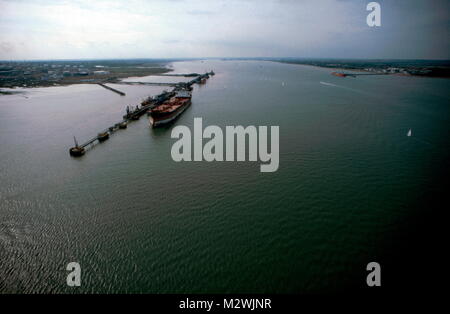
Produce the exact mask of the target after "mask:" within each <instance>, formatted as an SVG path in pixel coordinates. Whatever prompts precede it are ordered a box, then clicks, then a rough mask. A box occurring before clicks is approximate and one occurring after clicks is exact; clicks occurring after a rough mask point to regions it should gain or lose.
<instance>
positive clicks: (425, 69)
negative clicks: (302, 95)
mask: <svg viewBox="0 0 450 314" xmlns="http://www.w3.org/2000/svg"><path fill="white" fill-rule="evenodd" d="M266 60H269V61H277V62H282V63H289V64H303V65H311V66H318V67H323V68H331V69H341V70H349V71H364V72H369V73H383V74H399V75H414V76H425V77H443V78H449V77H450V60H360V59H357V60H352V59H346V60H342V59H296V58H278V59H266Z"/></svg>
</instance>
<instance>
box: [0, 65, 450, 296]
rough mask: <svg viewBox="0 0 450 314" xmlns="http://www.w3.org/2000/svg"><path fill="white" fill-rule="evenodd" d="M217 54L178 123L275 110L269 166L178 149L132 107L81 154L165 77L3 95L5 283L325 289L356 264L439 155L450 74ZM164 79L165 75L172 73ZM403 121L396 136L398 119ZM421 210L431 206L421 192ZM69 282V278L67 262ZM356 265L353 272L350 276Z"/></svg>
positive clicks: (0, 256)
mask: <svg viewBox="0 0 450 314" xmlns="http://www.w3.org/2000/svg"><path fill="white" fill-rule="evenodd" d="M174 67H175V70H176V71H177V72H180V73H186V72H187V73H190V72H203V71H205V70H210V69H214V71H215V72H216V73H217V75H216V76H214V77H213V78H211V79H210V80H208V82H207V84H206V85H204V86H200V87H199V86H196V87H195V89H194V91H193V104H192V106H191V107H190V108H189V109H188V110H187V111H186V112H185V113H184V114H183V115H182V116H181V117H180V119H178V120H177V122H176V123H175V124H176V125H180V124H182V125H187V126H189V127H192V125H193V118H194V117H202V118H203V124H204V126H206V125H212V124H214V125H219V126H226V125H239V124H241V125H244V126H245V125H268V126H270V125H278V126H279V127H280V167H279V170H278V171H277V172H275V173H261V172H260V171H259V162H239V163H238V162H213V163H207V162H190V163H189V162H182V163H175V162H174V161H172V159H171V156H170V149H171V146H172V144H173V143H174V140H172V139H171V138H170V132H171V128H168V129H157V130H151V129H150V128H149V127H148V125H147V120H146V119H145V118H144V117H143V118H141V120H140V121H138V122H136V123H133V124H131V125H130V126H129V127H128V129H127V130H126V131H121V132H117V133H115V134H114V135H113V136H111V139H110V140H109V141H107V142H106V143H104V144H100V145H97V146H95V147H94V148H93V149H92V150H90V151H89V152H88V153H87V154H86V155H85V156H84V157H83V158H80V159H74V158H71V157H69V155H68V148H69V147H70V146H71V144H72V136H73V135H76V136H77V137H78V139H79V140H80V141H83V140H85V139H88V138H90V137H92V136H93V135H95V134H96V133H97V132H99V131H100V130H101V129H103V128H104V127H107V126H109V125H111V124H112V123H114V122H117V121H118V120H119V119H120V117H121V116H122V114H123V113H124V108H125V106H126V105H127V104H137V103H138V101H139V100H140V99H142V98H144V97H145V96H146V95H148V94H157V93H159V92H160V91H161V90H162V88H148V87H136V86H122V85H121V86H118V88H119V89H121V90H123V91H125V92H126V93H127V96H126V97H125V98H121V97H119V96H117V95H116V94H114V93H111V92H110V91H107V90H105V89H102V88H101V87H98V86H90V85H80V86H70V87H55V88H42V89H36V90H33V91H28V92H27V93H26V94H25V95H26V96H27V97H29V98H24V97H23V96H20V95H11V96H1V97H0V161H1V163H0V175H1V181H0V291H1V292H26V293H29V292H53V293H57V292H58V293H61V292H62V293H66V292H69V293H70V292H107V293H112V292H127V293H129V292H138V293H141V292H142V293H198V292H207V293H219V292H243V293H259V292H278V293H295V292H317V291H319V292H321V291H335V290H338V289H341V288H345V287H347V286H349V285H352V284H354V283H355V280H356V282H357V281H358V280H359V279H360V280H361V284H363V285H364V284H365V276H366V271H365V267H366V265H367V263H368V262H371V261H373V260H375V261H377V259H378V258H380V256H381V255H382V254H383V253H384V252H385V251H384V249H385V245H386V243H387V242H389V239H390V237H391V236H393V235H394V234H395V233H396V232H397V230H398V229H401V228H402V224H404V223H405V222H406V221H408V220H410V219H412V218H411V217H416V216H417V215H420V214H421V213H420V212H419V213H418V212H417V209H415V208H413V204H414V202H415V200H416V197H417V195H418V194H420V193H424V191H425V192H426V190H427V189H428V188H429V186H430V180H432V178H433V175H434V172H435V171H436V169H438V168H439V167H441V166H445V165H446V161H447V160H446V157H448V138H449V135H450V124H449V122H450V107H449V99H450V97H449V94H448V90H449V87H450V81H449V80H445V79H425V78H413V77H398V76H373V77H369V76H367V77H358V78H356V79H353V78H345V79H342V78H337V77H334V76H331V75H330V74H329V72H330V71H329V70H326V69H320V68H313V67H307V66H298V65H287V64H279V63H271V62H235V61H232V62H231V61H205V62H204V63H202V62H179V63H175V64H174ZM174 80H175V81H176V78H174ZM410 128H411V129H412V133H413V136H412V137H407V136H406V134H407V132H408V130H409V129H410ZM423 210H424V212H425V211H426V209H425V208H424V209H423ZM72 261H75V262H79V263H80V265H81V268H82V286H81V287H80V288H70V287H67V286H66V276H67V274H68V272H67V271H66V270H65V267H66V265H67V264H68V263H69V262H72ZM355 278H356V279H355Z"/></svg>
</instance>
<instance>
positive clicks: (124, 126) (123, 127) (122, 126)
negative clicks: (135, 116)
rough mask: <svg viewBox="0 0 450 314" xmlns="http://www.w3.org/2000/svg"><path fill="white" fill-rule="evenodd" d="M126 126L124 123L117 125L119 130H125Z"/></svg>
mask: <svg viewBox="0 0 450 314" xmlns="http://www.w3.org/2000/svg"><path fill="white" fill-rule="evenodd" d="M127 126H128V123H127V122H126V121H123V122H121V123H119V129H126V128H127Z"/></svg>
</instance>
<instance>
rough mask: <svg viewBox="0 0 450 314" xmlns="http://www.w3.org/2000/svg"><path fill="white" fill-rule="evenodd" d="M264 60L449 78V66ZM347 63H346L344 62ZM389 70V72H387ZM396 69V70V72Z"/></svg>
mask: <svg viewBox="0 0 450 314" xmlns="http://www.w3.org/2000/svg"><path fill="white" fill-rule="evenodd" d="M266 61H272V62H279V63H284V64H293V65H304V66H311V67H317V68H322V69H330V70H336V71H352V72H363V73H368V74H370V73H373V74H387V75H396V76H411V77H426V78H450V67H431V66H424V67H411V66H407V67H405V68H401V70H400V69H399V68H398V67H393V65H394V64H395V63H393V64H392V66H389V67H388V66H385V67H381V66H379V65H377V64H374V67H371V68H370V70H368V69H367V68H366V67H367V64H365V65H364V67H363V66H360V67H357V64H356V63H355V64H354V65H353V66H354V67H349V66H342V67H339V66H337V64H336V63H335V62H337V61H333V63H332V64H330V63H327V62H324V64H320V63H317V62H316V63H314V64H312V63H311V62H308V61H300V60H298V61H295V60H292V61H291V60H266ZM345 64H346V65H348V64H347V63H345ZM384 70H387V72H382V71H384ZM389 71H391V72H389ZM396 71H397V72H396Z"/></svg>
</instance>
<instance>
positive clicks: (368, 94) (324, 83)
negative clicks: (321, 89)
mask: <svg viewBox="0 0 450 314" xmlns="http://www.w3.org/2000/svg"><path fill="white" fill-rule="evenodd" d="M320 84H322V85H325V86H331V87H337V88H342V89H345V90H349V91H352V92H355V93H359V94H363V95H366V96H374V95H372V94H370V93H367V92H364V91H361V90H358V89H354V88H350V87H346V86H341V85H336V84H333V83H328V82H324V81H320Z"/></svg>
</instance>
